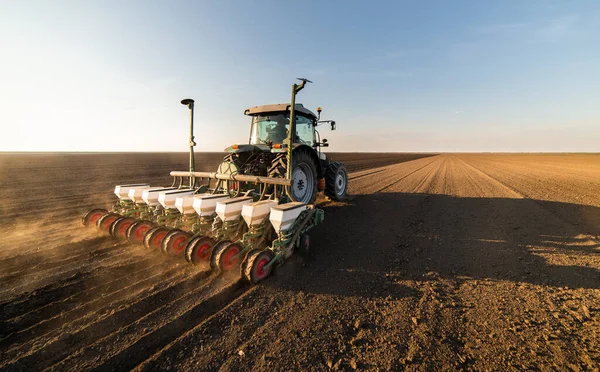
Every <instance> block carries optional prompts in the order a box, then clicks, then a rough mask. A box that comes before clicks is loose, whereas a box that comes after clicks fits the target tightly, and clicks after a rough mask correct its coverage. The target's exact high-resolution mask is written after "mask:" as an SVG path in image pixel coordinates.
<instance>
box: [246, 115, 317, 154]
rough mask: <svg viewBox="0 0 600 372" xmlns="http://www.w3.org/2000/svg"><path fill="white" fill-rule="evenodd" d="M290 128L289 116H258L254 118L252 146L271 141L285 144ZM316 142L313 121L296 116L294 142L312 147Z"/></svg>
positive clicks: (251, 132) (251, 134)
mask: <svg viewBox="0 0 600 372" xmlns="http://www.w3.org/2000/svg"><path fill="white" fill-rule="evenodd" d="M289 127H290V120H289V114H283V113H281V114H269V115H256V116H253V117H252V129H251V131H250V144H252V145H260V144H266V143H268V142H269V141H271V142H272V143H283V140H285V139H286V138H287V136H288V130H289ZM313 141H314V130H313V122H312V120H311V119H309V118H307V117H305V116H302V115H296V138H295V139H294V142H296V143H303V144H307V145H309V146H312V144H313Z"/></svg>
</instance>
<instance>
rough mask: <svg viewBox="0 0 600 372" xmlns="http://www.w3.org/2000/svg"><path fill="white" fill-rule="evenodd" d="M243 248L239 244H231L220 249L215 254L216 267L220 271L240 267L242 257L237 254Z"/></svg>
mask: <svg viewBox="0 0 600 372" xmlns="http://www.w3.org/2000/svg"><path fill="white" fill-rule="evenodd" d="M243 248H244V247H243V246H242V245H241V244H239V243H232V244H229V245H226V246H223V248H220V249H219V251H218V252H215V261H216V267H218V268H219V269H220V270H221V271H231V270H233V269H235V268H238V267H240V263H241V262H242V257H240V254H239V253H240V252H241V251H242V249H243Z"/></svg>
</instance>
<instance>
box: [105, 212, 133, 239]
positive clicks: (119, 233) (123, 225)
mask: <svg viewBox="0 0 600 372" xmlns="http://www.w3.org/2000/svg"><path fill="white" fill-rule="evenodd" d="M134 222H135V218H132V217H123V218H121V219H119V220H117V221H115V223H113V224H112V226H111V227H110V235H112V236H114V237H115V238H117V239H125V238H127V229H129V226H131V225H133V223H134Z"/></svg>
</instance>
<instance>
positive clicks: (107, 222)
mask: <svg viewBox="0 0 600 372" xmlns="http://www.w3.org/2000/svg"><path fill="white" fill-rule="evenodd" d="M119 218H121V216H120V215H118V214H116V213H107V214H105V215H104V216H102V217H100V218H99V219H98V221H96V227H97V228H98V231H99V232H102V233H106V234H108V233H109V232H110V226H111V225H112V224H113V223H114V222H115V221H116V220H118V219H119Z"/></svg>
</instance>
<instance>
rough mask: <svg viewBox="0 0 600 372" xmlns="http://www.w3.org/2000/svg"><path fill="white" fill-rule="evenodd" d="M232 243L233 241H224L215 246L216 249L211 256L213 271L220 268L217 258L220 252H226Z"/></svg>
mask: <svg viewBox="0 0 600 372" xmlns="http://www.w3.org/2000/svg"><path fill="white" fill-rule="evenodd" d="M231 243H232V241H231V240H222V241H220V242H217V243H216V244H215V247H214V248H213V250H212V252H211V254H210V267H211V269H216V268H217V267H219V266H218V265H217V256H218V255H219V254H220V252H221V251H222V250H224V249H225V248H227V246H228V245H229V244H231Z"/></svg>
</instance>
